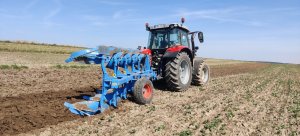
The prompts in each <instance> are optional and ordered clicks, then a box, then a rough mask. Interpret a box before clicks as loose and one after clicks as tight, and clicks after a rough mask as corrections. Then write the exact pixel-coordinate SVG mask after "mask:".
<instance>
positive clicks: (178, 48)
mask: <svg viewBox="0 0 300 136" xmlns="http://www.w3.org/2000/svg"><path fill="white" fill-rule="evenodd" d="M183 48H188V47H186V46H182V45H177V46H173V47H170V48H168V49H167V52H180V51H181V50H182V49H183Z"/></svg>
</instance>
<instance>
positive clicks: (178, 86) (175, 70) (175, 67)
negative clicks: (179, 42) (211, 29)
mask: <svg viewBox="0 0 300 136" xmlns="http://www.w3.org/2000/svg"><path fill="white" fill-rule="evenodd" d="M165 81H166V83H167V86H168V87H169V88H170V89H171V90H172V91H180V92H181V91H185V90H187V89H188V88H189V86H190V84H191V81H192V64H191V60H190V57H189V55H188V54H187V53H186V52H181V53H178V54H177V56H176V57H175V58H174V59H172V60H170V61H169V62H167V64H166V66H165Z"/></svg>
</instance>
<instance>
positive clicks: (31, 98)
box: [0, 51, 300, 136]
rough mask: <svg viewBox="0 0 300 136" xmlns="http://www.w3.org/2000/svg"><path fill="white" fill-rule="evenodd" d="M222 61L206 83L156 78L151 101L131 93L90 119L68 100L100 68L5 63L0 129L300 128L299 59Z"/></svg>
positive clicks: (223, 131)
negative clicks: (186, 85) (167, 82)
mask: <svg viewBox="0 0 300 136" xmlns="http://www.w3.org/2000/svg"><path fill="white" fill-rule="evenodd" d="M5 52H6V51H5ZM1 53H3V52H0V55H1ZM14 53H23V52H14ZM24 53H26V52H24ZM35 55H37V54H35ZM39 55H41V56H42V55H43V54H39ZM47 55H49V54H48V53H47ZM50 55H51V54H50ZM52 55H53V54H52ZM1 57H2V56H1ZM33 58H34V57H33ZM57 58H58V60H63V59H62V58H59V57H57ZM6 61H7V60H3V61H2V62H6ZM52 61H53V62H51V64H50V65H49V66H51V65H56V64H57V63H55V62H59V61H57V60H52ZM7 62H8V61H7ZM34 62H35V61H33V63H34ZM216 62H217V61H214V60H211V61H208V63H209V64H212V63H213V64H212V65H211V71H212V73H211V77H212V78H211V80H210V84H209V85H208V86H206V87H203V88H201V87H196V86H192V87H191V88H190V89H189V90H187V91H185V92H171V91H169V90H168V88H166V87H165V86H163V85H164V83H163V82H155V88H156V90H155V93H154V95H155V96H154V99H153V102H152V103H151V104H150V105H138V104H136V103H135V102H134V101H132V99H129V100H126V101H123V102H122V104H121V105H120V106H119V108H118V109H111V110H109V111H108V112H106V113H102V114H99V115H96V116H91V117H83V118H82V117H79V116H75V115H73V114H72V113H71V112H69V111H68V110H67V109H66V108H65V107H64V106H63V103H64V102H65V101H71V102H74V101H79V100H81V98H82V96H83V95H93V94H94V92H95V88H99V86H100V81H101V77H100V70H99V68H97V67H87V68H76V67H75V68H68V67H67V68H56V67H46V68H45V67H44V66H42V65H36V66H37V67H30V68H29V69H22V70H13V69H0V135H55V136H56V135H138V136H139V135H182V136H185V135H300V66H299V65H290V64H267V63H252V62H251V63H250V62H241V61H240V62H238V63H237V62H236V61H234V62H233V61H225V62H224V63H222V61H218V63H216ZM45 63H46V64H47V62H45ZM34 65H35V64H34Z"/></svg>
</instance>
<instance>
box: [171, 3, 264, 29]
mask: <svg viewBox="0 0 300 136" xmlns="http://www.w3.org/2000/svg"><path fill="white" fill-rule="evenodd" d="M251 10H253V9H250V8H245V7H242V8H223V9H206V10H197V11H189V10H179V11H176V12H177V13H176V15H175V16H179V17H190V18H198V19H199V18H201V19H209V20H215V21H218V22H232V23H239V24H243V25H250V26H263V25H264V23H263V22H260V21H257V20H254V21H253V20H252V19H248V20H247V19H242V18H244V17H243V14H246V13H247V12H249V11H251Z"/></svg>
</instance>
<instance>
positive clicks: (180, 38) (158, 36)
mask: <svg viewBox="0 0 300 136" xmlns="http://www.w3.org/2000/svg"><path fill="white" fill-rule="evenodd" d="M147 30H148V31H149V32H150V34H149V41H148V49H151V50H156V49H163V50H166V49H168V48H170V47H172V46H185V47H188V48H190V46H191V44H190V42H189V38H188V34H189V30H188V29H187V28H186V27H184V26H182V25H180V24H160V25H154V26H152V27H147Z"/></svg>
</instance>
